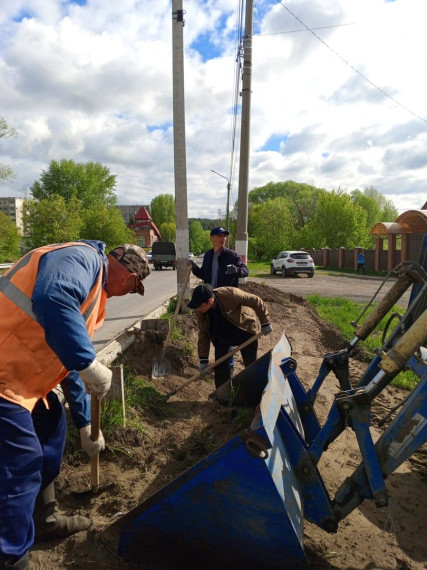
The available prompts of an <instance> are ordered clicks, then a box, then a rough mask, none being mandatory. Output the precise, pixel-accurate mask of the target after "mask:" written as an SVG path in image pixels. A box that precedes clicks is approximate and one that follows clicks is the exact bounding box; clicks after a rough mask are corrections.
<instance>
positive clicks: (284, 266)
mask: <svg viewBox="0 0 427 570" xmlns="http://www.w3.org/2000/svg"><path fill="white" fill-rule="evenodd" d="M277 271H280V272H281V274H282V276H283V277H287V276H290V275H297V274H298V273H306V275H307V277H314V261H313V258H312V257H311V256H310V254H308V253H306V252H305V251H281V252H280V253H278V254H277V255H276V257H275V258H274V259H273V260H272V261H271V265H270V273H271V274H272V275H275V274H276V273H277Z"/></svg>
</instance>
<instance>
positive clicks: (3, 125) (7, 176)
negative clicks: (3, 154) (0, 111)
mask: <svg viewBox="0 0 427 570" xmlns="http://www.w3.org/2000/svg"><path fill="white" fill-rule="evenodd" d="M14 136H16V131H15V129H13V128H10V127H9V125H8V124H7V122H6V119H5V118H4V117H0V139H7V138H9V137H14ZM14 178H15V175H14V173H13V170H12V168H11V167H10V166H8V165H7V164H0V186H1V185H2V184H4V183H5V182H7V181H12V180H13V179H14Z"/></svg>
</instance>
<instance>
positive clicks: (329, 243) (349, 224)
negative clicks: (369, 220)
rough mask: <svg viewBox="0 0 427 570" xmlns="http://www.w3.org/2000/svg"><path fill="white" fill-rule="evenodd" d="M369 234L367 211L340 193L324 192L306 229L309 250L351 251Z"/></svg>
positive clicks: (346, 195)
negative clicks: (342, 248)
mask: <svg viewBox="0 0 427 570" xmlns="http://www.w3.org/2000/svg"><path fill="white" fill-rule="evenodd" d="M365 235H366V212H365V211H364V210H363V209H362V208H361V207H360V206H358V205H354V204H353V203H352V202H351V198H350V196H349V195H348V194H345V193H344V192H342V191H341V190H333V191H332V192H326V191H323V192H322V193H321V194H320V196H319V200H318V202H317V208H316V213H315V215H314V217H313V219H312V220H311V221H310V224H309V226H308V228H307V236H306V237H307V242H308V243H306V245H305V246H304V247H306V248H310V247H313V248H319V247H331V248H339V247H346V248H352V247H355V246H357V245H359V242H360V241H361V240H362V239H363V237H364V236H365Z"/></svg>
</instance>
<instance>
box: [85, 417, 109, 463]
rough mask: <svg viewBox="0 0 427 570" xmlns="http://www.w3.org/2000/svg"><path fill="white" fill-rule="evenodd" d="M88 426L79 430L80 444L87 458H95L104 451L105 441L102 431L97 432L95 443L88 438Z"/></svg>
mask: <svg viewBox="0 0 427 570" xmlns="http://www.w3.org/2000/svg"><path fill="white" fill-rule="evenodd" d="M90 430H91V427H90V425H88V426H85V427H82V428H80V442H81V444H82V447H83V449H84V450H85V451H86V453H87V454H88V455H89V457H95V456H96V455H98V454H99V453H100V452H101V451H103V450H104V449H105V440H104V436H103V435H102V431H101V430H99V437H98V439H97V440H96V441H93V440H92V439H91V438H90Z"/></svg>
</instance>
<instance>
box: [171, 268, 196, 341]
mask: <svg viewBox="0 0 427 570" xmlns="http://www.w3.org/2000/svg"><path fill="white" fill-rule="evenodd" d="M192 269H193V266H192V265H189V266H188V268H187V273H186V274H185V278H184V283H183V284H182V289H181V293H180V294H179V297H178V302H177V304H176V308H175V312H174V314H173V317H172V323H171V326H170V327H169V331H168V335H167V337H166V340H165V346H166V345H168V344H169V341H170V339H171V334H172V331H173V327H174V326H175V323H176V318H177V316H178V313H179V309H180V308H181V303H182V300H183V298H184V295H185V290H186V289H187V283H188V280H189V279H190V274H191V270H192Z"/></svg>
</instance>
